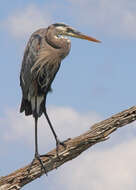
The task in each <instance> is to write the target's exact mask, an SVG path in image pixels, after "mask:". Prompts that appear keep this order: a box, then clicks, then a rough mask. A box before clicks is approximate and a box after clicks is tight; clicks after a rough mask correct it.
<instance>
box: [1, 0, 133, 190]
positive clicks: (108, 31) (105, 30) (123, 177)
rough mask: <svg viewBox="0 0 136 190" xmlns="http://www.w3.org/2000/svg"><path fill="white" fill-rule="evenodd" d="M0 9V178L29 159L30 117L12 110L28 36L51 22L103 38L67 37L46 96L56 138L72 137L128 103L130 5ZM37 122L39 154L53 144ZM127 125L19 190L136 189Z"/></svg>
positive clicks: (89, 1) (103, 1)
mask: <svg viewBox="0 0 136 190" xmlns="http://www.w3.org/2000/svg"><path fill="white" fill-rule="evenodd" d="M0 6H1V12H0V28H1V30H0V41H1V45H0V52H1V69H0V87H1V95H0V96H1V99H0V108H1V109H0V139H1V143H0V148H1V150H2V151H1V152H0V157H1V163H3V164H2V166H3V167H0V175H1V176H2V175H6V174H8V173H9V172H11V171H13V170H15V169H17V168H19V167H23V166H24V165H25V164H27V163H29V162H30V161H31V160H32V158H33V153H34V149H33V147H34V123H33V119H32V118H31V117H25V116H24V114H20V113H19V105H20V102H21V89H20V86H19V72H20V67H21V61H22V56H23V52H24V48H25V45H26V43H27V41H28V39H29V36H30V35H31V33H32V32H34V31H35V30H36V29H38V28H40V27H47V26H48V25H49V24H52V23H55V22H64V23H66V24H68V25H70V26H72V27H74V28H76V29H78V30H79V31H81V32H84V33H85V34H88V35H91V36H93V37H96V38H97V39H99V40H101V41H102V43H101V44H95V43H90V42H88V41H84V40H79V39H73V38H71V43H72V48H71V52H70V54H69V56H68V57H67V58H66V59H65V60H64V61H63V62H62V65H61V68H60V70H59V72H58V74H57V76H56V79H55V81H54V83H53V85H52V87H53V93H51V94H50V95H48V100H47V103H48V109H49V114H50V117H51V118H52V120H53V123H54V127H55V129H56V131H57V133H58V134H59V136H60V138H61V139H65V138H67V137H71V136H76V135H79V134H81V133H82V132H83V131H85V130H87V129H88V128H89V126H90V125H91V124H93V123H94V122H96V121H99V120H102V119H104V118H107V117H109V116H111V115H112V114H114V113H117V112H119V111H122V110H124V109H127V108H128V107H130V106H133V105H135V97H136V88H135V71H136V64H135V60H136V53H135V43H136V25H135V20H136V2H135V1H133V0H131V1H129V0H118V1H117V0H110V1H109V0H98V1H94V0H84V1H82V0H64V1H51V0H50V1H49V0H46V1H43V0H39V1H31V0H30V1H29V2H28V1H26V0H23V1H21V0H20V1H17V0H14V1H12V3H9V1H7V0H5V1H3V2H1V5H0ZM44 125H47V123H46V122H45V120H44V118H40V123H39V137H40V140H39V145H40V151H41V152H44V153H45V152H48V151H49V150H50V149H51V148H53V147H54V146H55V142H54V140H53V137H52V134H51V132H50V130H49V129H48V127H47V126H44ZM134 126H135V122H134V123H133V124H131V125H130V126H129V127H126V128H124V129H121V130H119V131H118V132H116V134H113V136H112V138H111V139H110V140H109V141H107V142H105V143H102V144H100V145H96V146H95V147H93V148H92V150H89V151H87V152H86V153H84V154H83V155H81V156H80V157H79V158H78V159H76V160H75V161H72V162H70V163H67V164H65V166H62V167H61V168H59V169H58V170H56V171H53V172H51V173H50V174H49V177H48V178H46V177H45V176H43V177H42V178H41V179H38V180H36V181H35V182H33V183H31V184H29V185H27V186H25V187H24V189H29V190H31V189H33V190H35V189H37V188H39V189H41V190H42V189H45V187H46V188H47V187H48V189H49V190H53V189H54V188H55V189H62V188H63V189H64V188H65V189H66V190H67V189H73V188H74V189H77V188H78V189H79V190H80V189H83V188H82V187H85V189H87V190H89V189H91V188H92V189H94V190H96V189H97V190H99V189H101V190H103V189H104V187H105V186H107V187H109V188H110V189H111V188H113V189H117V190H118V189H124V190H128V189H129V190H133V189H134V188H135V187H136V183H135V180H134V179H135V172H134V171H135V170H134V169H135V168H134V165H135V159H134V158H136V152H135V151H134V150H135V148H133V147H134V146H135V145H136V140H135V136H136V130H135V128H134ZM130 160H132V161H131V163H130ZM94 161H95V163H94ZM81 162H82V163H84V164H82V166H81V164H80V163H81ZM105 163H106V164H105ZM111 163H112V166H111ZM89 166H90V169H89ZM73 168H74V170H73ZM73 171H75V172H73ZM117 171H118V176H117V175H116V174H117ZM81 173H82V174H81ZM107 173H112V175H111V176H109V175H108V174H107ZM82 175H83V176H82ZM63 176H65V177H64V179H63V183H62V179H61V178H62V177H63ZM87 176H89V179H90V178H91V179H92V181H91V182H90V180H89V179H88V177H87ZM81 177H83V179H84V180H83V181H82V182H81V180H80V178H81ZM87 179H88V180H87ZM113 179H114V180H113ZM115 181H116V183H114V182H115ZM111 184H112V185H111ZM124 184H125V185H124ZM99 185H100V186H99ZM111 190H112V189H111Z"/></svg>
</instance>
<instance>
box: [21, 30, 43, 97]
mask: <svg viewBox="0 0 136 190" xmlns="http://www.w3.org/2000/svg"><path fill="white" fill-rule="evenodd" d="M41 40H42V37H41V36H40V35H38V34H35V35H32V36H31V38H30V40H29V42H28V44H27V46H26V49H25V53H24V57H23V61H22V67H21V72H20V86H21V87H22V93H23V98H24V99H27V96H28V90H29V87H30V85H31V82H32V80H33V75H32V73H31V68H32V67H33V65H34V64H35V62H36V60H37V57H38V51H39V48H40V44H41Z"/></svg>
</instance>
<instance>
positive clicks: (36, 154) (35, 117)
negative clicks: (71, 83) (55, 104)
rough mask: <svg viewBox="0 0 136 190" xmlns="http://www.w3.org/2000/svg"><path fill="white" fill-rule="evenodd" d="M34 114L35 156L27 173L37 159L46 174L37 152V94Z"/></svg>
mask: <svg viewBox="0 0 136 190" xmlns="http://www.w3.org/2000/svg"><path fill="white" fill-rule="evenodd" d="M33 115H34V119H35V157H34V159H33V161H32V162H31V165H30V167H29V169H28V174H29V173H30V170H31V168H32V165H33V163H34V161H35V160H36V159H37V160H39V162H40V164H41V168H42V169H44V172H45V174H46V175H47V171H46V168H45V167H44V165H43V162H42V160H41V158H40V155H39V153H38V133H37V123H38V114H37V96H35V113H34V114H33Z"/></svg>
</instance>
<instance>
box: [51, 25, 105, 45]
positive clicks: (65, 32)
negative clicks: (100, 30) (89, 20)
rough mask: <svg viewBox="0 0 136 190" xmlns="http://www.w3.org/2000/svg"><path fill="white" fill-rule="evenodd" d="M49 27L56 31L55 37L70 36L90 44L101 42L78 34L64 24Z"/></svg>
mask: <svg viewBox="0 0 136 190" xmlns="http://www.w3.org/2000/svg"><path fill="white" fill-rule="evenodd" d="M51 26H52V28H54V29H55V30H56V33H57V34H56V35H57V37H61V36H71V37H74V38H80V39H84V40H89V41H92V42H98V43H99V42H101V41H99V40H97V39H95V38H93V37H91V36H87V35H85V34H83V33H81V32H79V31H77V30H75V29H74V28H72V27H70V26H68V25H66V24H63V23H55V24H53V25H51Z"/></svg>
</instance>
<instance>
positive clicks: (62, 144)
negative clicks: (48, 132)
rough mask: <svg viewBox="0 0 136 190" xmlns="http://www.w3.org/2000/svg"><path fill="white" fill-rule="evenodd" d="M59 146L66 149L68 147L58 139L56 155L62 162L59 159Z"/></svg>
mask: <svg viewBox="0 0 136 190" xmlns="http://www.w3.org/2000/svg"><path fill="white" fill-rule="evenodd" d="M59 145H61V146H63V147H64V148H66V145H65V143H64V142H61V141H60V140H59V139H58V138H57V139H56V155H57V158H58V159H59V160H60V157H59V154H58V153H59Z"/></svg>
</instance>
